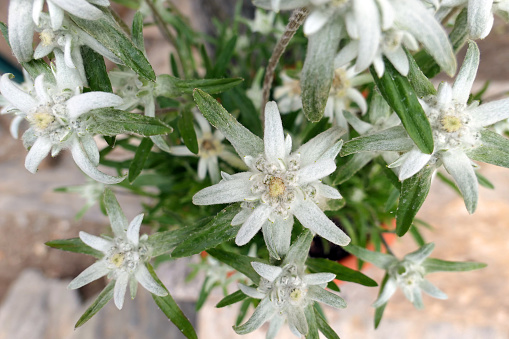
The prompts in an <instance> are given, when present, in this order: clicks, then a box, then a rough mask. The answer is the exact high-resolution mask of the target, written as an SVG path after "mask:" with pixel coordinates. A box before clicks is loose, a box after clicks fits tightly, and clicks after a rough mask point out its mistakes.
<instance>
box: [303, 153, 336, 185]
mask: <svg viewBox="0 0 509 339" xmlns="http://www.w3.org/2000/svg"><path fill="white" fill-rule="evenodd" d="M335 170H336V163H335V162H334V160H332V159H321V160H318V161H317V162H315V163H314V164H310V165H307V166H306V167H304V168H301V169H300V170H299V171H298V172H297V173H298V176H299V184H300V185H305V184H307V183H310V182H313V181H316V180H318V179H321V178H323V177H326V176H328V175H329V174H331V173H332V172H334V171H335Z"/></svg>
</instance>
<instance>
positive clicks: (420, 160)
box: [399, 148, 431, 181]
mask: <svg viewBox="0 0 509 339" xmlns="http://www.w3.org/2000/svg"><path fill="white" fill-rule="evenodd" d="M403 156H404V157H405V159H404V162H403V164H402V165H401V168H400V172H399V180H401V181H403V180H405V179H408V178H410V177H411V176H413V175H414V174H416V173H417V172H419V171H420V170H421V169H422V168H423V167H424V166H426V164H427V163H428V161H429V160H430V159H431V154H426V153H422V152H421V151H420V150H419V149H418V148H414V149H412V150H411V151H409V152H408V153H406V154H404V155H403Z"/></svg>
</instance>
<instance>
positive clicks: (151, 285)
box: [134, 264, 168, 297]
mask: <svg viewBox="0 0 509 339" xmlns="http://www.w3.org/2000/svg"><path fill="white" fill-rule="evenodd" d="M134 275H135V277H136V280H138V282H139V283H140V284H141V286H143V287H144V288H145V289H146V290H147V291H149V292H150V293H152V294H155V295H158V296H160V297H164V296H166V295H168V291H166V289H165V288H164V287H162V286H161V285H159V283H158V282H157V281H155V280H154V278H152V275H150V272H149V271H148V269H147V267H146V266H145V265H144V264H140V266H138V270H137V271H136V273H135V274H134Z"/></svg>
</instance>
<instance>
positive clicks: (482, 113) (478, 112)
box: [469, 98, 509, 127]
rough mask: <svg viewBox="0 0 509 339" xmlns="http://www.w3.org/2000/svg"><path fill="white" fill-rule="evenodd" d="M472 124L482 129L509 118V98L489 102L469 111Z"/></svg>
mask: <svg viewBox="0 0 509 339" xmlns="http://www.w3.org/2000/svg"><path fill="white" fill-rule="evenodd" d="M469 113H470V116H471V118H472V123H474V124H476V125H477V126H480V127H485V126H490V125H493V124H494V123H496V122H499V121H502V120H504V119H507V118H509V98H506V99H501V100H497V101H492V102H488V103H485V104H482V105H480V106H477V107H475V108H473V109H471V110H469Z"/></svg>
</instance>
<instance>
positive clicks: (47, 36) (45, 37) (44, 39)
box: [39, 29, 55, 47]
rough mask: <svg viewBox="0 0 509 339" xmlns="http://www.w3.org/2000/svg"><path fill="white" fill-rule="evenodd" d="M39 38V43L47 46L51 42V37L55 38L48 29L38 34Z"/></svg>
mask: <svg viewBox="0 0 509 339" xmlns="http://www.w3.org/2000/svg"><path fill="white" fill-rule="evenodd" d="M39 38H40V39H41V43H42V45H43V46H45V47H47V46H49V45H51V44H53V39H55V34H54V33H53V31H51V30H49V29H45V30H44V31H42V32H41V34H39Z"/></svg>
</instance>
